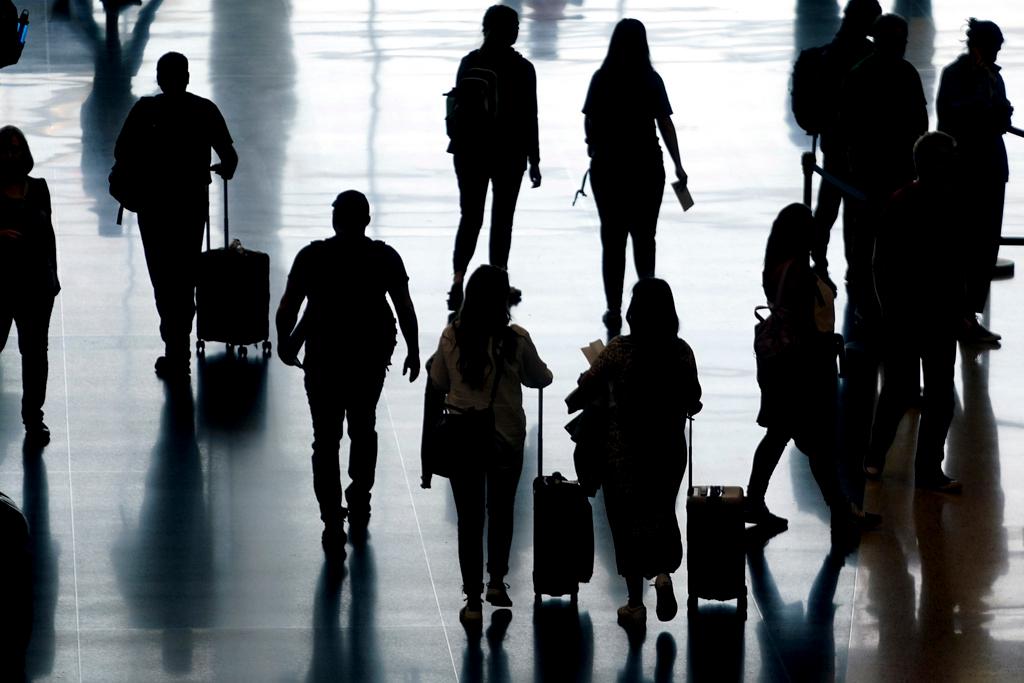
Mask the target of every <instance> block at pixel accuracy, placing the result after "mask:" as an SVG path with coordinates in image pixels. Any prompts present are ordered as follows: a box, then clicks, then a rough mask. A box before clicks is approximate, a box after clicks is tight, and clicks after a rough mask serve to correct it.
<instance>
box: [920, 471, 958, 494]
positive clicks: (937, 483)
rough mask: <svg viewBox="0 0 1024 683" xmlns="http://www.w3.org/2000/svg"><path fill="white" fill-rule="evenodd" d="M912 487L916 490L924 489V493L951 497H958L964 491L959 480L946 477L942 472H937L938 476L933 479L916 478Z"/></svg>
mask: <svg viewBox="0 0 1024 683" xmlns="http://www.w3.org/2000/svg"><path fill="white" fill-rule="evenodd" d="M914 485H915V486H916V487H917V488H919V489H924V490H926V491H935V492H936V493H949V494H952V495H959V494H961V493H963V491H964V485H963V484H961V483H960V480H959V479H953V478H952V477H947V476H946V475H945V474H943V473H942V472H939V474H937V475H935V476H934V477H918V478H917V479H916V480H915V481H914Z"/></svg>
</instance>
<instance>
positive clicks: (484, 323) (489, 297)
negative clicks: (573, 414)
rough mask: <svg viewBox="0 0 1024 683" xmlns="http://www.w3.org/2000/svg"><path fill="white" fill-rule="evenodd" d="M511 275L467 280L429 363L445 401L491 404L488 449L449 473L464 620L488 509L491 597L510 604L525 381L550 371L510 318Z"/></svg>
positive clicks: (474, 591) (479, 565)
mask: <svg viewBox="0 0 1024 683" xmlns="http://www.w3.org/2000/svg"><path fill="white" fill-rule="evenodd" d="M508 297H509V285H508V274H507V273H506V272H505V271H503V270H501V269H500V268H496V267H494V266H481V267H479V268H477V269H476V271H474V272H473V275H472V276H471V277H470V278H469V283H468V284H467V286H466V298H465V302H464V303H463V304H462V308H461V310H460V311H459V314H458V316H457V317H456V318H455V321H454V322H453V323H452V324H450V325H448V326H447V327H445V329H444V332H442V333H441V340H440V342H439V343H438V346H437V352H436V353H435V354H434V358H433V361H432V362H431V364H430V381H431V382H433V383H434V385H435V386H436V387H437V388H438V389H440V390H441V391H443V392H444V393H445V394H447V396H446V399H445V401H446V403H447V404H448V405H450V406H453V407H454V408H456V409H458V410H461V411H465V410H471V409H472V410H486V409H487V408H488V406H492V407H493V411H494V438H493V441H492V443H491V448H490V449H487V450H485V451H483V452H480V453H477V454H473V457H472V459H470V460H468V461H467V462H465V463H464V469H463V470H462V471H461V472H457V473H453V474H452V475H451V476H450V477H449V481H450V482H451V486H452V496H453V497H454V498H455V509H456V511H457V513H458V517H459V568H460V569H461V570H462V590H463V592H464V593H465V594H466V606H465V607H463V608H462V609H461V610H460V611H459V619H460V621H462V623H464V624H467V625H475V624H479V623H480V621H481V619H482V618H483V612H482V600H481V593H482V592H483V588H484V586H483V571H482V569H483V563H484V547H483V535H484V515H485V511H486V517H487V572H488V574H489V575H490V580H489V581H488V583H487V595H486V597H487V602H489V603H491V604H492V605H494V606H496V607H511V605H512V600H511V599H510V598H509V596H508V591H507V588H508V586H507V585H506V584H505V583H504V580H505V575H506V574H508V558H509V552H510V549H511V547H512V520H513V512H514V509H515V496H516V487H517V486H518V484H519V475H520V474H521V472H522V469H523V444H524V442H525V440H526V413H525V412H524V411H523V389H522V387H524V386H526V387H533V388H538V387H546V386H548V385H549V384H551V379H552V375H551V371H550V370H549V369H548V366H547V365H545V364H544V361H543V360H541V358H540V356H539V355H538V354H537V347H535V346H534V344H533V340H532V339H530V335H529V333H527V331H526V330H524V329H523V328H522V327H519V326H518V325H510V324H509V321H510V319H511V318H510V316H509V309H508V307H509V303H508Z"/></svg>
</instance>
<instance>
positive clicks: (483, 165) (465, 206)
mask: <svg viewBox="0 0 1024 683" xmlns="http://www.w3.org/2000/svg"><path fill="white" fill-rule="evenodd" d="M525 170H526V157H512V158H497V159H491V158H488V157H481V156H474V155H468V154H456V155H455V175H456V177H457V178H458V181H459V209H460V210H461V212H462V215H461V217H460V218H459V231H458V232H457V233H456V235H455V253H454V255H453V257H452V261H453V267H454V269H455V272H456V273H465V272H466V269H467V268H468V267H469V261H470V259H472V258H473V252H474V251H476V241H477V238H478V237H479V236H480V229H481V228H482V227H483V223H484V204H485V202H486V201H487V185H488V183H490V185H491V188H492V192H493V196H492V199H491V245H490V254H489V256H490V264H491V265H492V266H497V267H498V268H504V269H508V253H509V251H510V249H511V248H512V219H513V216H514V214H515V212H516V202H517V201H518V200H519V188H520V187H521V186H522V183H523V171H525Z"/></svg>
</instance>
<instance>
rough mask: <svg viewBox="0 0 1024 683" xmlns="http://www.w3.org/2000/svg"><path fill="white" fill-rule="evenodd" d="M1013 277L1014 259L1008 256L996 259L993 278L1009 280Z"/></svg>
mask: <svg viewBox="0 0 1024 683" xmlns="http://www.w3.org/2000/svg"><path fill="white" fill-rule="evenodd" d="M1012 277H1013V261H1011V260H1010V259H1008V258H998V259H996V267H995V268H993V269H992V279H993V280H1009V279H1010V278H1012Z"/></svg>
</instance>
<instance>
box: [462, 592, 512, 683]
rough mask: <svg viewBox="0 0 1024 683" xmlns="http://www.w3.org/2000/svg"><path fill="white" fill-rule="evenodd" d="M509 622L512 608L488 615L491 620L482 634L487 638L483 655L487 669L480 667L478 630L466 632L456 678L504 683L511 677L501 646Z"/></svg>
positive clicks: (481, 653) (482, 660) (481, 658)
mask: <svg viewBox="0 0 1024 683" xmlns="http://www.w3.org/2000/svg"><path fill="white" fill-rule="evenodd" d="M510 623H512V610H510V609H499V610H495V611H494V612H493V613H492V614H491V623H490V625H489V626H488V627H487V629H486V630H485V631H484V633H483V637H484V638H486V639H487V647H488V650H489V652H490V657H488V658H487V668H486V671H485V670H484V653H483V649H482V648H481V647H480V636H481V634H480V631H479V629H477V630H476V631H467V633H466V648H465V650H464V651H463V653H462V671H461V673H460V675H459V680H460V681H469V682H470V683H472V682H474V681H490V682H492V683H507V682H508V681H511V680H512V673H511V671H510V670H509V665H508V654H506V653H505V650H504V648H503V647H502V642H503V641H504V640H505V633H506V631H508V627H509V624H510Z"/></svg>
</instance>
